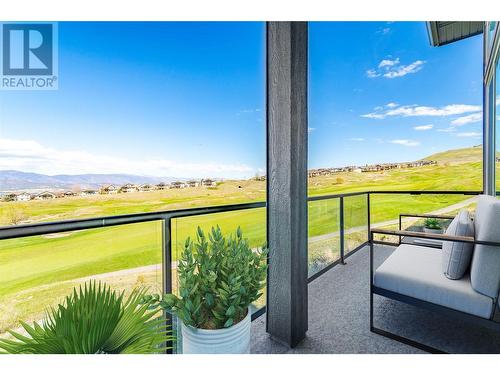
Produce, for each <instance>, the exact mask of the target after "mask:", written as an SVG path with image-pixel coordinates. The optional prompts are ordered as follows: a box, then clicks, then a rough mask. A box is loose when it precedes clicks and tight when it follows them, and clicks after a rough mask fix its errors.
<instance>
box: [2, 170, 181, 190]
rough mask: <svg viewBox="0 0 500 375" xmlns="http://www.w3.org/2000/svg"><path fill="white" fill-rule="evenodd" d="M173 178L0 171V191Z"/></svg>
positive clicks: (74, 186) (150, 182)
mask: <svg viewBox="0 0 500 375" xmlns="http://www.w3.org/2000/svg"><path fill="white" fill-rule="evenodd" d="M176 180H184V179H178V178H175V177H148V176H136V175H129V174H79V175H65V174H60V175H55V176H49V175H45V174H39V173H30V172H21V171H16V170H2V171H0V191H10V190H35V189H36V190H39V189H75V188H79V189H96V188H98V187H100V186H103V185H108V184H113V185H124V184H126V183H131V184H146V183H148V184H157V183H160V182H165V183H168V182H172V181H176Z"/></svg>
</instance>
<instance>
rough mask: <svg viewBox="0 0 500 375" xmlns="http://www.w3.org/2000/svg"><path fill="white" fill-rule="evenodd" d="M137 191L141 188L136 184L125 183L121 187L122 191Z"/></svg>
mask: <svg viewBox="0 0 500 375" xmlns="http://www.w3.org/2000/svg"><path fill="white" fill-rule="evenodd" d="M136 191H139V189H138V188H137V186H136V185H134V184H125V185H123V186H122V187H120V193H133V192H136Z"/></svg>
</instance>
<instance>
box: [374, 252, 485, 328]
mask: <svg viewBox="0 0 500 375" xmlns="http://www.w3.org/2000/svg"><path fill="white" fill-rule="evenodd" d="M441 252H442V250H441V249H434V248H429V247H424V246H415V245H406V244H404V245H400V246H398V247H397V248H396V250H394V252H393V253H392V254H391V255H390V256H389V257H388V258H387V259H386V260H385V261H384V263H382V265H381V266H380V267H379V268H378V269H377V270H376V271H375V274H374V280H373V283H374V285H375V286H377V287H380V288H383V289H387V290H390V291H393V292H396V293H399V294H403V295H406V296H410V297H413V298H417V299H420V300H423V301H427V302H431V303H434V304H437V305H441V306H445V307H449V308H451V309H455V310H459V311H462V312H465V313H469V314H473V315H477V316H480V317H482V318H487V319H489V318H490V316H491V314H492V311H493V299H492V298H490V297H488V296H485V295H483V294H481V293H478V292H476V291H475V290H474V289H472V286H471V283H470V278H469V276H468V275H467V276H465V277H463V278H462V279H460V280H450V279H448V278H447V277H446V276H445V275H444V274H443V271H442V270H441Z"/></svg>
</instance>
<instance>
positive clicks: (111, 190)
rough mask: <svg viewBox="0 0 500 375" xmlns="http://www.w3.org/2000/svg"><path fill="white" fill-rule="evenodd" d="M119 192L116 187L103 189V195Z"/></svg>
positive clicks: (109, 186) (108, 186) (107, 186)
mask: <svg viewBox="0 0 500 375" xmlns="http://www.w3.org/2000/svg"><path fill="white" fill-rule="evenodd" d="M118 191H119V189H118V187H116V186H115V185H106V186H104V187H103V188H102V189H101V194H117V193H118Z"/></svg>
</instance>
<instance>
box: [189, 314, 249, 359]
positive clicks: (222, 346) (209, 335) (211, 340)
mask: <svg viewBox="0 0 500 375" xmlns="http://www.w3.org/2000/svg"><path fill="white" fill-rule="evenodd" d="M251 323H252V319H251V314H250V308H249V309H248V313H247V315H246V316H245V318H244V319H243V320H242V321H241V322H239V323H237V324H235V325H234V326H232V327H229V328H222V329H201V328H193V327H190V326H186V325H185V324H184V323H182V328H181V329H182V353H183V354H248V353H250V327H251Z"/></svg>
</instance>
